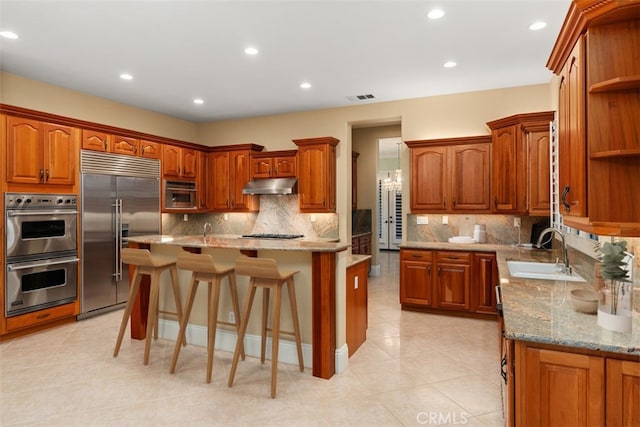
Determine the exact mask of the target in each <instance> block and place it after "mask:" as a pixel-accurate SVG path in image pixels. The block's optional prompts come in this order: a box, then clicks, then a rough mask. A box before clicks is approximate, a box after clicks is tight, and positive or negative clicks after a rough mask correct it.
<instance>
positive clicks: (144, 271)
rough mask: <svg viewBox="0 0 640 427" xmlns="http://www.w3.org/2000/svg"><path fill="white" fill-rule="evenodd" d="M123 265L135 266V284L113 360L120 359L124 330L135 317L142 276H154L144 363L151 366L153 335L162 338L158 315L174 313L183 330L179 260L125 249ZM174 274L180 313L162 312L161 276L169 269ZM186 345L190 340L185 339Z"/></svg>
mask: <svg viewBox="0 0 640 427" xmlns="http://www.w3.org/2000/svg"><path fill="white" fill-rule="evenodd" d="M121 256H122V262H123V263H124V264H129V265H130V266H134V267H136V268H135V272H134V274H133V283H132V284H131V288H130V289H129V299H128V300H127V305H126V306H125V309H124V313H123V314H122V323H120V332H118V340H117V341H116V348H115V350H114V352H113V357H117V356H118V352H119V351H120V345H121V344H122V338H123V336H124V331H125V329H126V328H127V321H128V320H129V316H131V309H132V307H133V304H134V301H135V298H136V296H137V294H138V289H139V288H140V282H141V281H142V276H144V275H146V276H150V278H151V284H150V289H149V310H148V314H147V334H146V339H145V345H144V364H145V365H146V364H148V363H149V350H150V348H151V335H152V333H154V332H155V335H154V336H155V338H156V339H157V338H158V313H163V314H171V315H174V316H176V317H177V318H178V324H179V325H180V327H182V322H183V320H182V319H183V317H182V304H181V303H180V289H179V288H178V269H177V268H176V259H175V258H173V257H167V256H162V255H151V252H149V250H148V249H134V248H122V252H121ZM167 269H168V270H169V272H170V273H171V286H172V287H173V296H174V298H175V302H176V313H173V312H168V311H160V310H159V309H158V305H159V304H158V300H159V297H160V275H161V274H162V272H164V271H165V270H167ZM183 344H185V345H186V341H184V340H183Z"/></svg>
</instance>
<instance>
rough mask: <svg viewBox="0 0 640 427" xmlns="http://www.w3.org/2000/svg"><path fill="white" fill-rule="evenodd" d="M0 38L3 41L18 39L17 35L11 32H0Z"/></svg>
mask: <svg viewBox="0 0 640 427" xmlns="http://www.w3.org/2000/svg"><path fill="white" fill-rule="evenodd" d="M0 36H2V37H4V38H5V39H11V40H15V39H17V38H18V35H17V34H16V33H14V32H13V31H0Z"/></svg>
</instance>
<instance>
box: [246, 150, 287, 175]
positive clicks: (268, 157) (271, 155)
mask: <svg viewBox="0 0 640 427" xmlns="http://www.w3.org/2000/svg"><path fill="white" fill-rule="evenodd" d="M297 152H298V151H297V150H282V151H263V152H258V153H253V154H252V156H251V179H260V178H295V177H296V154H297Z"/></svg>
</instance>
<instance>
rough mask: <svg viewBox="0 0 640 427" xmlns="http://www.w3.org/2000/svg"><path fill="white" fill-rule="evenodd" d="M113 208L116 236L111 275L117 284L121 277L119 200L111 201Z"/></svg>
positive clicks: (120, 208)
mask: <svg viewBox="0 0 640 427" xmlns="http://www.w3.org/2000/svg"><path fill="white" fill-rule="evenodd" d="M113 208H114V211H115V212H114V214H115V215H114V218H115V227H114V228H115V230H114V231H115V234H116V236H115V237H116V244H115V256H114V260H115V265H114V270H115V273H114V274H113V277H114V278H115V280H116V282H119V281H120V279H121V277H120V276H121V275H122V271H121V269H122V264H121V262H120V246H121V245H120V239H121V234H122V218H121V217H120V214H121V213H122V206H121V200H120V199H115V200H114V201H113Z"/></svg>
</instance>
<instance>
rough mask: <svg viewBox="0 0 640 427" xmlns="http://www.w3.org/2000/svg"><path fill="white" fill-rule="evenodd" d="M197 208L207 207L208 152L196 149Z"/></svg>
mask: <svg viewBox="0 0 640 427" xmlns="http://www.w3.org/2000/svg"><path fill="white" fill-rule="evenodd" d="M197 175H198V179H197V188H198V206H197V207H198V210H201V211H206V210H208V209H209V154H208V153H206V152H204V151H198V174H197Z"/></svg>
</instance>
